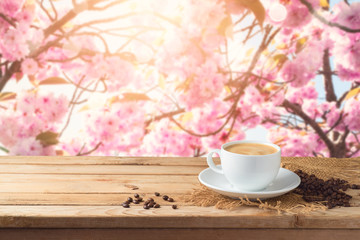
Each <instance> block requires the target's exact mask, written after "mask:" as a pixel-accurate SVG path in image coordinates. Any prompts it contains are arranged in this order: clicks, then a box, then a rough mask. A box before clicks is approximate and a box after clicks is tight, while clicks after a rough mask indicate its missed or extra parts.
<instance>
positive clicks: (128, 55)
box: [119, 52, 137, 63]
mask: <svg viewBox="0 0 360 240" xmlns="http://www.w3.org/2000/svg"><path fill="white" fill-rule="evenodd" d="M119 56H120V58H121V59H123V60H125V61H128V62H132V63H134V62H136V61H137V59H136V56H135V55H134V54H133V53H131V52H121V53H119Z"/></svg>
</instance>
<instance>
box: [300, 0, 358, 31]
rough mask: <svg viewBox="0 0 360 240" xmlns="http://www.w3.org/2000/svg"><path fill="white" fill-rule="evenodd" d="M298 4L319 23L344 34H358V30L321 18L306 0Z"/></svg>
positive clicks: (301, 0)
mask: <svg viewBox="0 0 360 240" xmlns="http://www.w3.org/2000/svg"><path fill="white" fill-rule="evenodd" d="M300 2H301V3H302V4H304V5H305V6H306V7H307V9H308V10H309V12H310V13H311V14H312V15H313V16H314V17H316V18H317V19H318V20H319V21H320V22H322V23H324V24H326V25H328V26H330V27H337V28H339V29H341V30H343V31H345V32H349V33H358V32H360V29H352V28H349V27H346V26H343V25H341V24H338V23H334V22H330V21H328V20H326V19H325V18H324V17H323V16H321V15H320V14H319V13H318V12H317V11H315V9H314V8H313V6H312V5H311V3H309V2H308V1H307V0H300Z"/></svg>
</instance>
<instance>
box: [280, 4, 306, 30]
mask: <svg viewBox="0 0 360 240" xmlns="http://www.w3.org/2000/svg"><path fill="white" fill-rule="evenodd" d="M310 21H311V15H310V13H309V11H308V9H307V8H306V7H305V6H304V5H298V4H295V3H292V4H289V5H288V6H287V15H286V19H285V20H284V21H283V26H284V27H290V28H298V27H302V26H304V25H306V24H307V23H309V22H310Z"/></svg>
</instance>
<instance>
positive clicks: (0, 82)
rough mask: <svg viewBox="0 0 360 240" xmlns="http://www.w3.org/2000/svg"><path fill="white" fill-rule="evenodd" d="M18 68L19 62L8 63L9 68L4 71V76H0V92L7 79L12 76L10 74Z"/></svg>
mask: <svg viewBox="0 0 360 240" xmlns="http://www.w3.org/2000/svg"><path fill="white" fill-rule="evenodd" d="M19 68H20V62H19V61H15V62H13V63H12V64H11V65H10V68H9V69H7V70H6V71H5V74H4V76H2V77H1V78H0V92H1V91H2V90H3V88H4V87H5V85H6V83H7V82H8V81H9V79H10V78H11V77H12V75H13V74H14V73H15V72H17V71H19Z"/></svg>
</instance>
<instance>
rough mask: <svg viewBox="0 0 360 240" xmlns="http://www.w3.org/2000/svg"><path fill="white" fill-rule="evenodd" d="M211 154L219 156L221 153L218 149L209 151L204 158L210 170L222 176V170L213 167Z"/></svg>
mask: <svg viewBox="0 0 360 240" xmlns="http://www.w3.org/2000/svg"><path fill="white" fill-rule="evenodd" d="M213 153H217V154H218V155H219V156H220V153H221V151H220V149H214V150H211V151H210V152H209V153H208V155H207V158H206V161H207V164H208V165H209V167H210V168H211V170H213V171H214V172H217V173H220V174H224V172H223V170H222V169H221V168H219V167H217V166H216V165H215V163H214V161H213V158H212V155H213Z"/></svg>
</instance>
